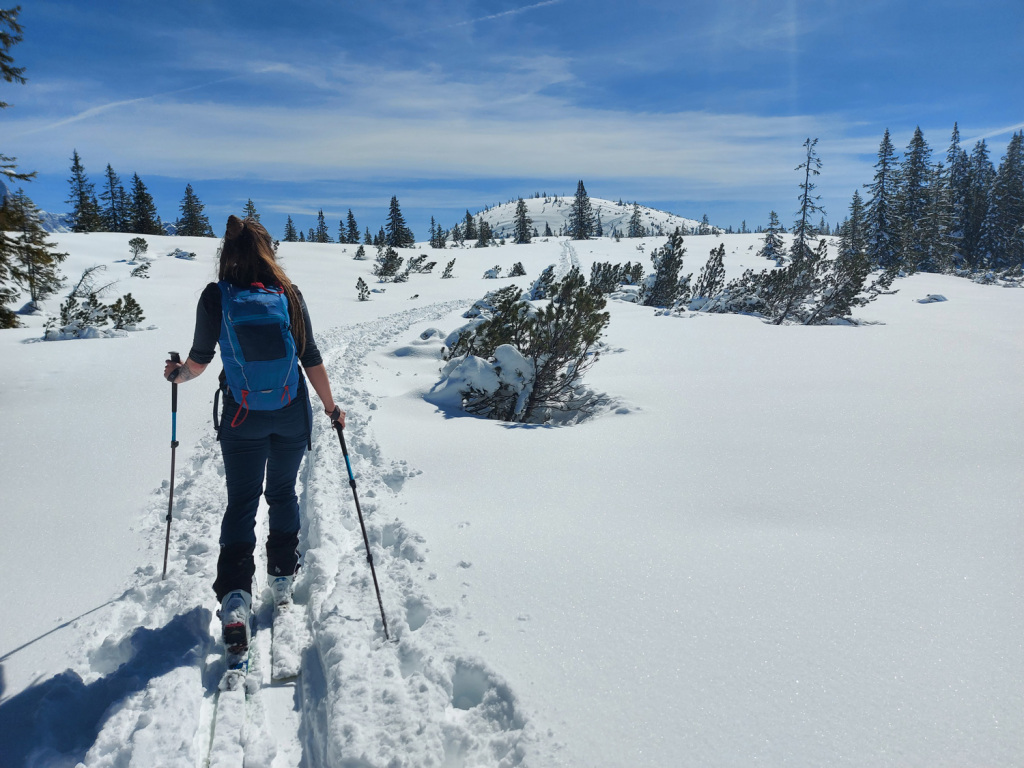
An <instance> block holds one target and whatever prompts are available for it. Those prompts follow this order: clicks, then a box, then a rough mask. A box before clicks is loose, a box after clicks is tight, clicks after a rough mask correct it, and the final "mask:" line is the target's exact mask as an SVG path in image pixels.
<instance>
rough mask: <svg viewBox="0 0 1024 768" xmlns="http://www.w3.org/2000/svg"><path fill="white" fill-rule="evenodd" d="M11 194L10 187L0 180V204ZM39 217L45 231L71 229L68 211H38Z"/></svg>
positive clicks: (67, 230) (65, 230)
mask: <svg viewBox="0 0 1024 768" xmlns="http://www.w3.org/2000/svg"><path fill="white" fill-rule="evenodd" d="M9 194H11V189H10V187H8V186H7V184H5V183H4V182H3V181H0V205H2V204H3V202H4V201H5V200H6V199H7V196H8V195H9ZM39 218H40V221H41V222H42V225H43V229H45V230H46V231H47V232H70V231H71V224H72V221H71V214H69V213H48V212H46V211H39Z"/></svg>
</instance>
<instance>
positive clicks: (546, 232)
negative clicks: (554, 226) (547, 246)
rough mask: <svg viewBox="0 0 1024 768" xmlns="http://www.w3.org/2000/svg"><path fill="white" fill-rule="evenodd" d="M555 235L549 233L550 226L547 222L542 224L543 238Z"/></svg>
mask: <svg viewBox="0 0 1024 768" xmlns="http://www.w3.org/2000/svg"><path fill="white" fill-rule="evenodd" d="M554 236H555V233H554V232H552V231H551V225H550V224H549V223H548V222H546V221H545V222H544V237H554Z"/></svg>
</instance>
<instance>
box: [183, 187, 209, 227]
mask: <svg viewBox="0 0 1024 768" xmlns="http://www.w3.org/2000/svg"><path fill="white" fill-rule="evenodd" d="M205 208H206V206H204V205H203V204H202V203H201V202H200V201H199V198H198V197H197V196H196V193H195V192H194V191H193V189H192V185H191V184H186V185H185V196H184V197H183V198H182V199H181V206H180V210H181V218H179V219H178V221H177V222H175V232H176V233H177V234H179V235H182V236H184V237H213V227H211V226H210V219H209V218H208V217H207V216H206V214H205V213H203V210H204V209H205Z"/></svg>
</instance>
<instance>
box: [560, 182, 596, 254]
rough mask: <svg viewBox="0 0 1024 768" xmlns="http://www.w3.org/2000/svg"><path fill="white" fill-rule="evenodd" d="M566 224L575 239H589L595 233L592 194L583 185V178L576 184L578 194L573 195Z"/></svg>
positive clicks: (570, 235)
mask: <svg viewBox="0 0 1024 768" xmlns="http://www.w3.org/2000/svg"><path fill="white" fill-rule="evenodd" d="M566 224H567V233H568V235H569V237H570V238H572V239H573V240H588V239H590V237H591V235H593V234H594V211H593V209H592V208H591V205H590V196H589V195H587V190H586V187H584V186H583V179H580V180H579V182H578V183H577V184H576V196H575V197H573V200H572V207H571V208H570V209H569V218H568V220H567V222H566Z"/></svg>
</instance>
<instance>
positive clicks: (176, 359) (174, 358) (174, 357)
mask: <svg viewBox="0 0 1024 768" xmlns="http://www.w3.org/2000/svg"><path fill="white" fill-rule="evenodd" d="M169 354H170V356H171V362H172V363H180V362H181V355H179V354H178V353H177V352H170V353H169ZM171 413H172V414H177V413H178V384H177V382H174V381H172V382H171ZM171 418H172V420H173V421H177V419H175V418H174V417H173V416H172V417H171ZM175 427H177V424H172V432H176V431H177V430H176V429H174V428H175ZM172 439H173V438H172Z"/></svg>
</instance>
